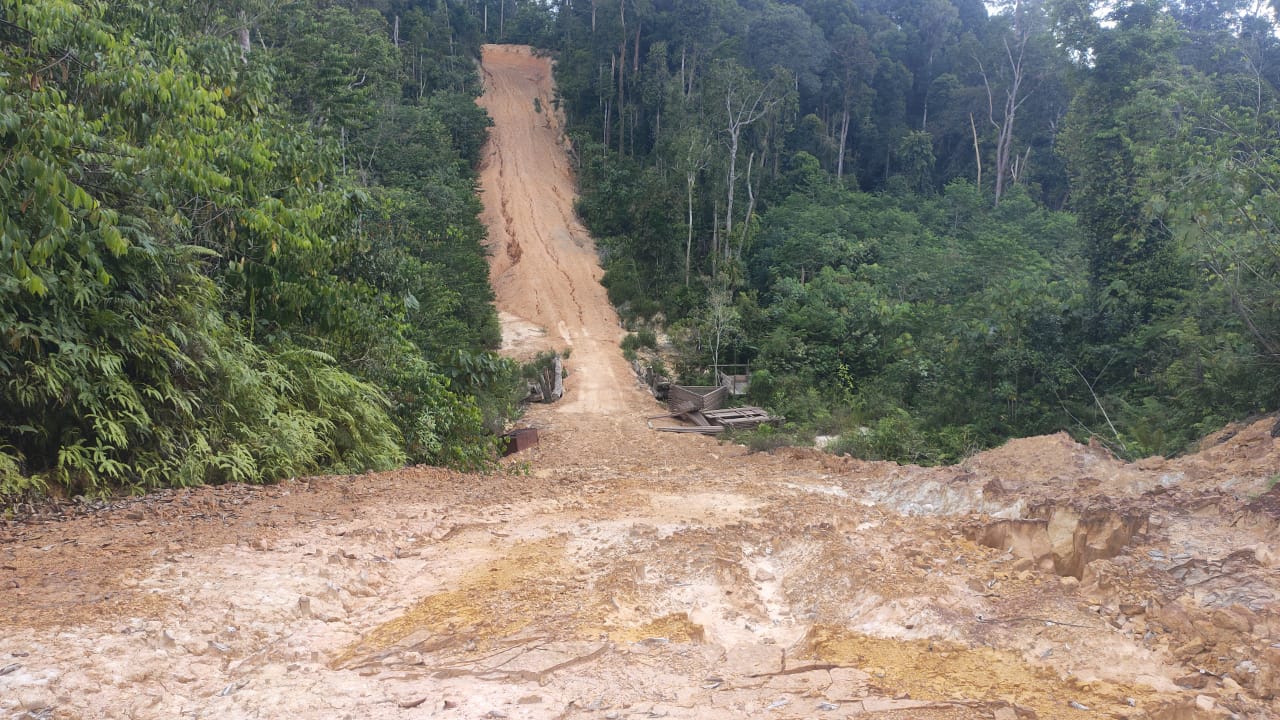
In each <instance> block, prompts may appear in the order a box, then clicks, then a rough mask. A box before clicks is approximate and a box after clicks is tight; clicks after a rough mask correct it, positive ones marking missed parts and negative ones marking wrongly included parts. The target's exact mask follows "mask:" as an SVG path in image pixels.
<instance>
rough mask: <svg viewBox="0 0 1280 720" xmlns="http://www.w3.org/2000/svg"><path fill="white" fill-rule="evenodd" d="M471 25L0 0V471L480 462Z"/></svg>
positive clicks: (178, 481)
mask: <svg viewBox="0 0 1280 720" xmlns="http://www.w3.org/2000/svg"><path fill="white" fill-rule="evenodd" d="M480 41H481V36H480V28H479V26H478V25H477V23H476V22H475V21H474V20H473V18H472V16H471V14H470V13H468V12H467V10H466V9H464V8H462V7H459V6H455V5H451V4H448V3H444V2H439V3H416V2H415V3H393V4H387V3H372V2H352V3H330V2H310V1H306V2H304V1H301V0H297V1H293V2H271V1H268V0H228V1H227V2H217V1H215V2H209V3H198V4H190V3H185V2H174V1H169V0H146V1H143V0H137V1H127V2H101V1H93V0H90V1H88V2H72V1H71V0H3V2H0V48H2V54H0V212H2V213H3V215H2V220H0V222H2V223H3V225H2V228H0V229H2V230H3V235H2V236H0V251H2V252H0V257H2V258H3V259H2V260H0V378H3V382H2V383H0V495H13V494H17V493H22V492H26V491H29V490H33V489H34V490H42V489H51V488H58V489H61V490H63V491H66V492H75V493H79V492H102V491H106V490H109V489H114V488H121V487H123V488H134V489H144V488H151V487H158V486H164V485H187V484H195V483H202V482H211V481H214V482H216V481H228V480H234V481H266V480H271V479H275V478H280V477H285V476H289V475H294V474H300V473H307V472H315V471H321V470H326V471H359V470H364V469H369V468H386V467H390V466H393V465H395V464H398V463H403V462H405V461H415V462H434V463H440V464H448V465H454V466H459V467H470V468H474V467H483V466H485V465H486V464H488V463H491V462H492V458H493V457H494V448H495V444H496V441H495V439H494V436H493V433H492V430H494V429H495V428H498V427H500V426H501V424H502V421H503V419H504V417H506V416H507V415H509V414H510V413H511V412H512V410H513V408H514V401H515V398H516V396H515V393H516V391H517V387H518V385H519V382H518V372H519V368H517V367H516V366H515V365H514V364H513V363H511V362H510V361H507V360H505V359H502V358H499V357H497V356H496V355H494V354H492V353H491V352H490V350H491V349H492V348H494V347H496V346H497V344H498V341H499V334H498V327H497V318H496V316H495V314H494V311H493V307H492V304H491V302H490V300H491V299H492V294H491V291H490V289H489V285H488V277H487V270H488V267H487V263H486V261H485V258H484V253H483V249H482V246H481V241H482V239H483V235H484V230H483V227H482V226H481V225H480V223H479V221H478V219H477V214H478V211H479V203H478V200H477V197H476V193H475V176H474V172H473V166H474V165H475V163H476V161H477V160H478V156H479V150H480V146H481V144H482V143H483V141H484V137H485V135H486V132H487V130H486V128H487V126H488V124H489V123H488V118H487V117H486V116H485V114H484V112H483V111H482V110H480V109H479V108H478V107H477V106H476V105H475V103H474V98H475V96H476V94H477V93H478V91H479V79H478V72H477V68H476V58H477V57H478V53H479V45H480Z"/></svg>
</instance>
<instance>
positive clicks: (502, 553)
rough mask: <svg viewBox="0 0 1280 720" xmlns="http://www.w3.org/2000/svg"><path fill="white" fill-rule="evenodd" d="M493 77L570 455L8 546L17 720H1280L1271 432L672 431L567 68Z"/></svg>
mask: <svg viewBox="0 0 1280 720" xmlns="http://www.w3.org/2000/svg"><path fill="white" fill-rule="evenodd" d="M484 68H485V73H486V95H485V98H484V101H483V102H484V104H485V106H486V107H487V108H488V109H489V111H490V113H491V114H492V115H493V117H494V120H495V123H496V125H495V127H494V129H493V134H492V141H491V145H490V148H489V153H488V155H487V157H486V160H485V167H484V171H483V190H484V196H485V203H486V208H487V209H486V218H487V220H488V222H489V224H490V228H491V230H490V233H491V239H492V242H493V243H494V255H493V277H494V284H495V288H496V290H497V295H498V303H499V307H500V309H501V310H502V311H503V320H504V330H505V331H506V333H507V334H506V338H507V340H508V346H509V349H510V351H511V352H513V353H516V354H523V355H527V354H531V353H533V352H536V351H538V350H541V349H564V348H569V347H571V348H572V353H571V356H570V359H569V363H568V367H569V372H570V376H569V378H568V381H567V383H566V387H567V394H566V397H565V400H564V401H563V402H562V403H558V404H556V405H549V406H540V407H536V408H534V409H533V410H532V411H531V412H530V415H529V417H528V421H529V422H530V423H531V424H533V425H534V426H536V427H538V428H539V429H540V431H541V436H542V444H541V445H539V446H538V447H537V448H535V449H533V450H531V451H527V452H526V453H522V454H521V456H517V457H516V458H514V459H513V460H514V461H515V462H516V463H517V464H516V465H514V466H513V472H512V473H509V474H498V475H492V476H483V477H482V476H471V475H461V474H457V473H450V472H445V471H441V470H435V469H429V468H407V469H404V470H401V471H397V472H392V473H383V474H377V475H365V476H358V477H332V478H314V479H307V480H299V481H293V482H287V483H283V484H281V485H278V486H274V487H269V488H249V487H232V486H229V487H218V488H200V489H196V490H191V491H172V492H165V493H158V494H156V495H153V496H149V497H147V498H142V499H138V500H132V501H127V502H122V503H119V504H116V505H114V506H111V507H108V508H103V509H97V510H90V509H86V511H85V512H83V513H80V514H79V515H78V516H76V517H71V518H50V519H48V520H47V521H40V520H39V519H28V520H25V521H23V522H11V523H7V524H5V525H0V716H7V717H39V718H43V717H50V718H81V717H84V718H97V717H110V718H116V717H131V718H174V717H210V718H214V717H216V718H250V717H290V718H302V719H307V718H316V719H319V718H325V719H329V718H360V719H362V720H363V719H365V718H420V717H440V718H468V719H469V718H504V717H505V718H599V719H620V718H628V719H635V718H654V717H669V718H708V719H710V718H743V717H761V718H815V717H816V718H826V717H830V718H850V717H870V718H877V719H887V718H901V719H905V718H922V719H925V720H929V719H941V718H946V719H953V720H954V719H960V718H995V719H996V720H1015V719H1017V718H1024V719H1025V718H1033V717H1035V718H1093V717H1103V718H1135V719H1137V718H1150V719H1152V720H1175V719H1176V720H1184V719H1188V718H1216V717H1231V716H1232V715H1233V714H1234V716H1236V717H1244V718H1267V717H1277V716H1280V706H1277V701H1276V699H1275V694H1276V693H1277V692H1280V677H1278V676H1277V673H1278V671H1280V647H1278V646H1277V645H1278V644H1277V643H1276V642H1275V639H1276V638H1277V637H1280V614H1278V613H1277V609H1278V607H1280V606H1278V603H1280V570H1278V568H1280V548H1276V547H1275V546H1274V544H1273V543H1274V540H1273V538H1274V537H1275V533H1276V529H1277V526H1280V499H1278V498H1280V491H1278V490H1276V489H1274V488H1273V487H1272V484H1273V482H1272V481H1273V479H1274V478H1275V477H1277V476H1278V475H1280V443H1278V442H1277V440H1276V439H1275V438H1273V437H1272V435H1271V425H1272V423H1271V421H1266V422H1259V423H1255V424H1253V425H1249V426H1242V427H1238V428H1233V429H1232V430H1230V431H1228V432H1224V433H1222V434H1220V435H1218V436H1216V437H1213V438H1210V439H1208V440H1206V442H1205V447H1204V449H1203V450H1202V451H1200V452H1198V453H1196V454H1194V455H1191V456H1189V457H1186V458H1182V459H1178V460H1164V459H1161V458H1149V459H1147V460H1143V461H1140V462H1137V463H1124V462H1121V461H1118V460H1116V459H1115V458H1113V457H1111V456H1110V455H1108V454H1107V453H1106V452H1105V451H1103V450H1101V449H1098V448H1094V447H1088V446H1083V445H1080V444H1078V443H1075V442H1073V441H1072V440H1071V439H1070V438H1068V437H1066V436H1065V435H1055V436H1048V437H1040V438H1028V439H1025V440H1017V441H1014V442H1011V443H1008V444H1007V445H1005V446H1004V447H1001V448H998V449H996V450H992V451H989V452H986V453H982V454H979V455H977V456H975V457H973V458H971V459H970V460H968V461H967V462H965V463H964V464H962V465H960V466H956V467H950V468H919V467H911V466H898V465H893V464H888V463H870V462H859V461H855V460H851V459H848V458H834V457H831V456H826V455H823V454H821V453H818V452H816V451H813V450H804V449H792V450H782V451H778V452H777V453H775V454H772V455H765V454H757V455H749V454H747V453H746V451H745V449H744V448H741V447H738V446H733V445H719V444H717V443H716V442H715V441H714V440H710V439H707V438H700V437H688V436H678V435H665V434H659V433H654V432H651V431H649V430H648V429H647V428H646V427H645V424H644V422H643V420H642V417H643V416H644V415H645V414H654V413H656V407H657V406H656V405H655V404H654V403H653V402H652V400H650V399H649V398H648V397H647V396H646V395H645V394H644V393H643V392H642V391H641V390H640V389H638V388H637V386H636V384H635V383H634V381H633V380H632V379H631V376H630V374H629V372H628V369H627V366H626V364H625V363H624V362H623V361H622V358H621V355H620V353H619V351H618V349H617V341H618V338H619V336H620V330H619V329H618V326H617V320H616V317H615V316H614V314H613V312H612V309H611V308H610V307H609V305H608V303H607V301H606V300H605V296H604V293H603V290H602V289H601V288H600V286H599V283H598V279H599V275H600V270H599V267H598V264H597V263H596V261H595V253H594V250H593V248H592V245H591V241H590V238H589V237H587V235H586V234H585V233H584V232H583V231H582V229H581V227H579V226H578V225H577V223H576V221H575V220H574V218H573V213H572V199H573V180H572V176H571V173H570V171H569V166H568V163H567V160H566V159H565V155H564V153H565V148H564V146H563V141H562V139H561V137H560V130H559V120H558V118H557V117H556V116H555V115H554V114H553V113H552V112H551V110H552V109H553V105H552V103H551V99H552V98H553V97H554V95H553V87H552V85H551V75H550V63H549V61H548V60H547V59H546V58H541V57H537V56H535V55H534V54H532V53H531V52H530V51H529V50H528V49H527V48H513V47H494V46H490V47H487V48H486V49H485V57H484ZM535 98H536V99H537V103H536V104H535V102H534V100H535Z"/></svg>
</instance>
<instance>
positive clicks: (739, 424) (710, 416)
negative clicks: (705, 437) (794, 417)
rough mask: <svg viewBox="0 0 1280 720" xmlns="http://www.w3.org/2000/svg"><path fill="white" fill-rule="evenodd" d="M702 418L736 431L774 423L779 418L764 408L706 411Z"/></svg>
mask: <svg viewBox="0 0 1280 720" xmlns="http://www.w3.org/2000/svg"><path fill="white" fill-rule="evenodd" d="M702 416H703V417H704V418H706V420H708V421H710V422H711V423H713V424H716V425H724V426H725V427H730V428H734V429H735V430H736V429H743V428H753V427H759V426H760V425H765V424H767V423H772V422H775V421H776V420H777V418H775V417H773V416H772V415H770V414H769V413H768V412H767V411H766V410H764V409H763V408H758V407H740V408H726V409H724V410H704V411H702Z"/></svg>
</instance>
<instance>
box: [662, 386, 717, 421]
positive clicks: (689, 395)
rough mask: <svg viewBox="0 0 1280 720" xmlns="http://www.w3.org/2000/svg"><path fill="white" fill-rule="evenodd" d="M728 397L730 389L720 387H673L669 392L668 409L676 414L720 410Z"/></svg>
mask: <svg viewBox="0 0 1280 720" xmlns="http://www.w3.org/2000/svg"><path fill="white" fill-rule="evenodd" d="M728 396H729V389H728V388H726V387H721V386H719V385H717V386H715V387H711V386H707V385H672V386H671V387H670V389H668V390H667V407H669V408H671V412H672V413H674V414H684V413H688V412H701V411H703V410H719V409H720V408H722V407H724V401H725V398H727V397H728Z"/></svg>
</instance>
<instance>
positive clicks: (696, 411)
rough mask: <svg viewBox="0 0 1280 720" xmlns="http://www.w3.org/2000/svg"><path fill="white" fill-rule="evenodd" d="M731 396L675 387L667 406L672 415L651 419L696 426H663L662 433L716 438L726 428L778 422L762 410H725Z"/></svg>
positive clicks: (713, 390)
mask: <svg viewBox="0 0 1280 720" xmlns="http://www.w3.org/2000/svg"><path fill="white" fill-rule="evenodd" d="M728 394H729V389H728V388H726V387H723V386H721V387H700V386H690V385H672V386H671V391H670V393H669V394H668V398H667V407H669V408H670V409H671V412H669V413H667V414H665V415H656V416H654V417H651V418H648V419H649V420H656V419H658V418H677V419H679V420H683V421H685V422H690V423H693V426H692V427H690V426H687V425H685V426H679V427H660V428H655V429H656V430H660V431H662V432H677V433H702V434H706V435H714V434H718V433H722V432H724V431H725V430H726V429H730V428H732V429H734V430H742V429H749V428H753V427H758V426H760V425H763V424H765V423H773V422H777V421H778V420H779V418H775V417H773V416H772V415H770V414H769V413H768V412H766V411H765V410H764V409H762V408H758V407H741V408H727V409H721V408H722V406H723V404H724V400H725V398H726V397H727V396H728Z"/></svg>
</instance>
